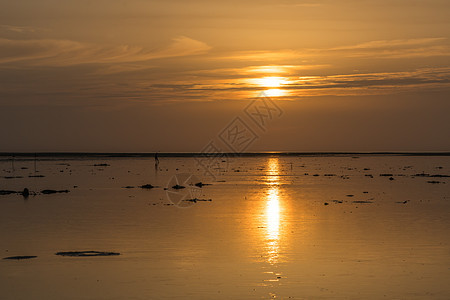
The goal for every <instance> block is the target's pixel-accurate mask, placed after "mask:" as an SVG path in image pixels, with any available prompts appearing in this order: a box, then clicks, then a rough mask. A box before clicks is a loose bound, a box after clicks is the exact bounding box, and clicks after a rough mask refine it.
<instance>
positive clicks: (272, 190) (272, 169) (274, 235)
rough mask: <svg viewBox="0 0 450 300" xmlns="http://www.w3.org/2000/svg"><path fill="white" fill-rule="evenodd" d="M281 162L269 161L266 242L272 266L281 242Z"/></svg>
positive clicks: (273, 159) (274, 159) (272, 159)
mask: <svg viewBox="0 0 450 300" xmlns="http://www.w3.org/2000/svg"><path fill="white" fill-rule="evenodd" d="M279 183H280V178H279V162H278V158H276V157H273V158H270V159H269V161H268V171H267V184H268V185H269V190H268V192H267V204H266V230H267V232H266V240H267V255H268V257H267V261H268V262H269V263H270V264H275V263H277V262H278V256H279V250H280V249H279V248H280V246H279V240H280V221H281V207H280V196H279Z"/></svg>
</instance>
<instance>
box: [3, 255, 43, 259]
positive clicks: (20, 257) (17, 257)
mask: <svg viewBox="0 0 450 300" xmlns="http://www.w3.org/2000/svg"><path fill="white" fill-rule="evenodd" d="M36 257H37V256H34V255H29V256H10V257H5V258H3V259H9V260H22V259H31V258H36Z"/></svg>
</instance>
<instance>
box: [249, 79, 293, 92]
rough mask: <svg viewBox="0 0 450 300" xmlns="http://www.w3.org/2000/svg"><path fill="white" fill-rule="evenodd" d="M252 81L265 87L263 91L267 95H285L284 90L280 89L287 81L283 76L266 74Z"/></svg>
mask: <svg viewBox="0 0 450 300" xmlns="http://www.w3.org/2000/svg"><path fill="white" fill-rule="evenodd" d="M254 83H256V84H257V85H259V86H261V87H263V88H264V89H265V91H264V93H265V95H266V96H269V97H282V96H285V95H286V91H285V90H283V89H281V87H282V86H283V85H284V84H287V83H288V81H287V80H286V78H284V77H273V76H266V77H261V78H255V79H254Z"/></svg>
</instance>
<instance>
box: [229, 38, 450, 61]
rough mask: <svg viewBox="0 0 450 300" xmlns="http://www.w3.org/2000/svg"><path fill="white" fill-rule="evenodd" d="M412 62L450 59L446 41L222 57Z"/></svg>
mask: <svg viewBox="0 0 450 300" xmlns="http://www.w3.org/2000/svg"><path fill="white" fill-rule="evenodd" d="M330 56H339V58H342V57H347V58H357V57H359V58H385V59H387V58H413V57H431V56H450V44H449V42H448V39H447V38H443V37H439V38H418V39H405V40H377V41H370V42H365V43H360V44H355V45H348V46H339V47H331V48H315V49H282V50H275V51H274V50H258V51H238V52H234V53H232V54H228V55H223V56H222V57H221V58H222V59H229V60H245V61H254V62H259V61H261V62H263V61H277V62H281V61H290V60H293V59H302V58H327V57H330Z"/></svg>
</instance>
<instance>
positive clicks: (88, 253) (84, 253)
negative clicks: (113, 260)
mask: <svg viewBox="0 0 450 300" xmlns="http://www.w3.org/2000/svg"><path fill="white" fill-rule="evenodd" d="M55 255H59V256H72V257H88V256H114V255H120V253H117V252H102V251H69V252H57V253H55Z"/></svg>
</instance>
